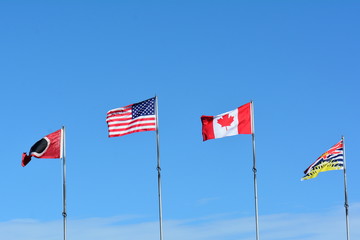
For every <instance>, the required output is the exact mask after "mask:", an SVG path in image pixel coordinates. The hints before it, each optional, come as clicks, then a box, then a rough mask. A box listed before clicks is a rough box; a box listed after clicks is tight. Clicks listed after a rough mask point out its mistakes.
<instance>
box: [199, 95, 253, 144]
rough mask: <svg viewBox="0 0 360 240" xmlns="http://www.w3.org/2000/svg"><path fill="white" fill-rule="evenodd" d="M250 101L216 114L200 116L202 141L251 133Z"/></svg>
mask: <svg viewBox="0 0 360 240" xmlns="http://www.w3.org/2000/svg"><path fill="white" fill-rule="evenodd" d="M251 104H252V103H251V102H249V103H247V104H245V105H242V106H241V107H238V108H237V109H235V110H232V111H229V112H226V113H222V114H220V115H217V116H201V122H202V135H203V141H206V140H209V139H214V138H222V137H227V136H233V135H237V134H252V117H251V116H252V114H251V112H252V111H251V109H252V108H251Z"/></svg>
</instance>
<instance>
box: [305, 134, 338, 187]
mask: <svg viewBox="0 0 360 240" xmlns="http://www.w3.org/2000/svg"><path fill="white" fill-rule="evenodd" d="M340 169H344V143H343V140H341V141H340V142H338V143H337V144H335V145H334V146H332V147H331V148H330V149H329V150H328V151H326V152H325V153H324V154H322V155H321V156H320V157H318V159H316V161H315V162H314V163H313V164H311V165H310V166H309V167H308V168H307V169H306V170H305V171H304V173H305V176H304V177H303V178H302V179H301V180H307V179H310V178H314V177H317V175H318V174H319V173H320V172H325V171H330V170H340Z"/></svg>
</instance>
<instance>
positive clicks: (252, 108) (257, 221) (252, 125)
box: [251, 101, 259, 240]
mask: <svg viewBox="0 0 360 240" xmlns="http://www.w3.org/2000/svg"><path fill="white" fill-rule="evenodd" d="M251 129H252V149H253V172H254V198H255V226H256V240H259V220H258V218H259V217H258V215H259V211H258V193H257V181H256V172H257V169H256V151H255V126H254V103H253V101H251Z"/></svg>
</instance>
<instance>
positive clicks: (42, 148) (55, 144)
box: [21, 129, 63, 167]
mask: <svg viewBox="0 0 360 240" xmlns="http://www.w3.org/2000/svg"><path fill="white" fill-rule="evenodd" d="M62 148H63V129H59V130H57V131H56V132H53V133H50V134H49V135H47V136H45V137H43V138H42V139H40V140H39V141H37V142H36V143H35V144H34V145H33V146H32V147H31V148H30V151H29V155H27V154H26V153H23V154H22V160H21V166H23V167H25V166H26V164H28V163H29V162H30V161H31V157H36V158H62Z"/></svg>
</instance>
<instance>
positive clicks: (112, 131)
mask: <svg viewBox="0 0 360 240" xmlns="http://www.w3.org/2000/svg"><path fill="white" fill-rule="evenodd" d="M132 105H133V104H130V105H128V106H125V107H121V108H115V109H112V110H110V111H108V113H107V117H106V122H107V124H108V127H109V137H119V136H123V135H126V134H130V133H135V132H143V131H155V130H156V116H155V115H147V116H139V117H137V118H135V119H133V118H132V111H131V109H132Z"/></svg>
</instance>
